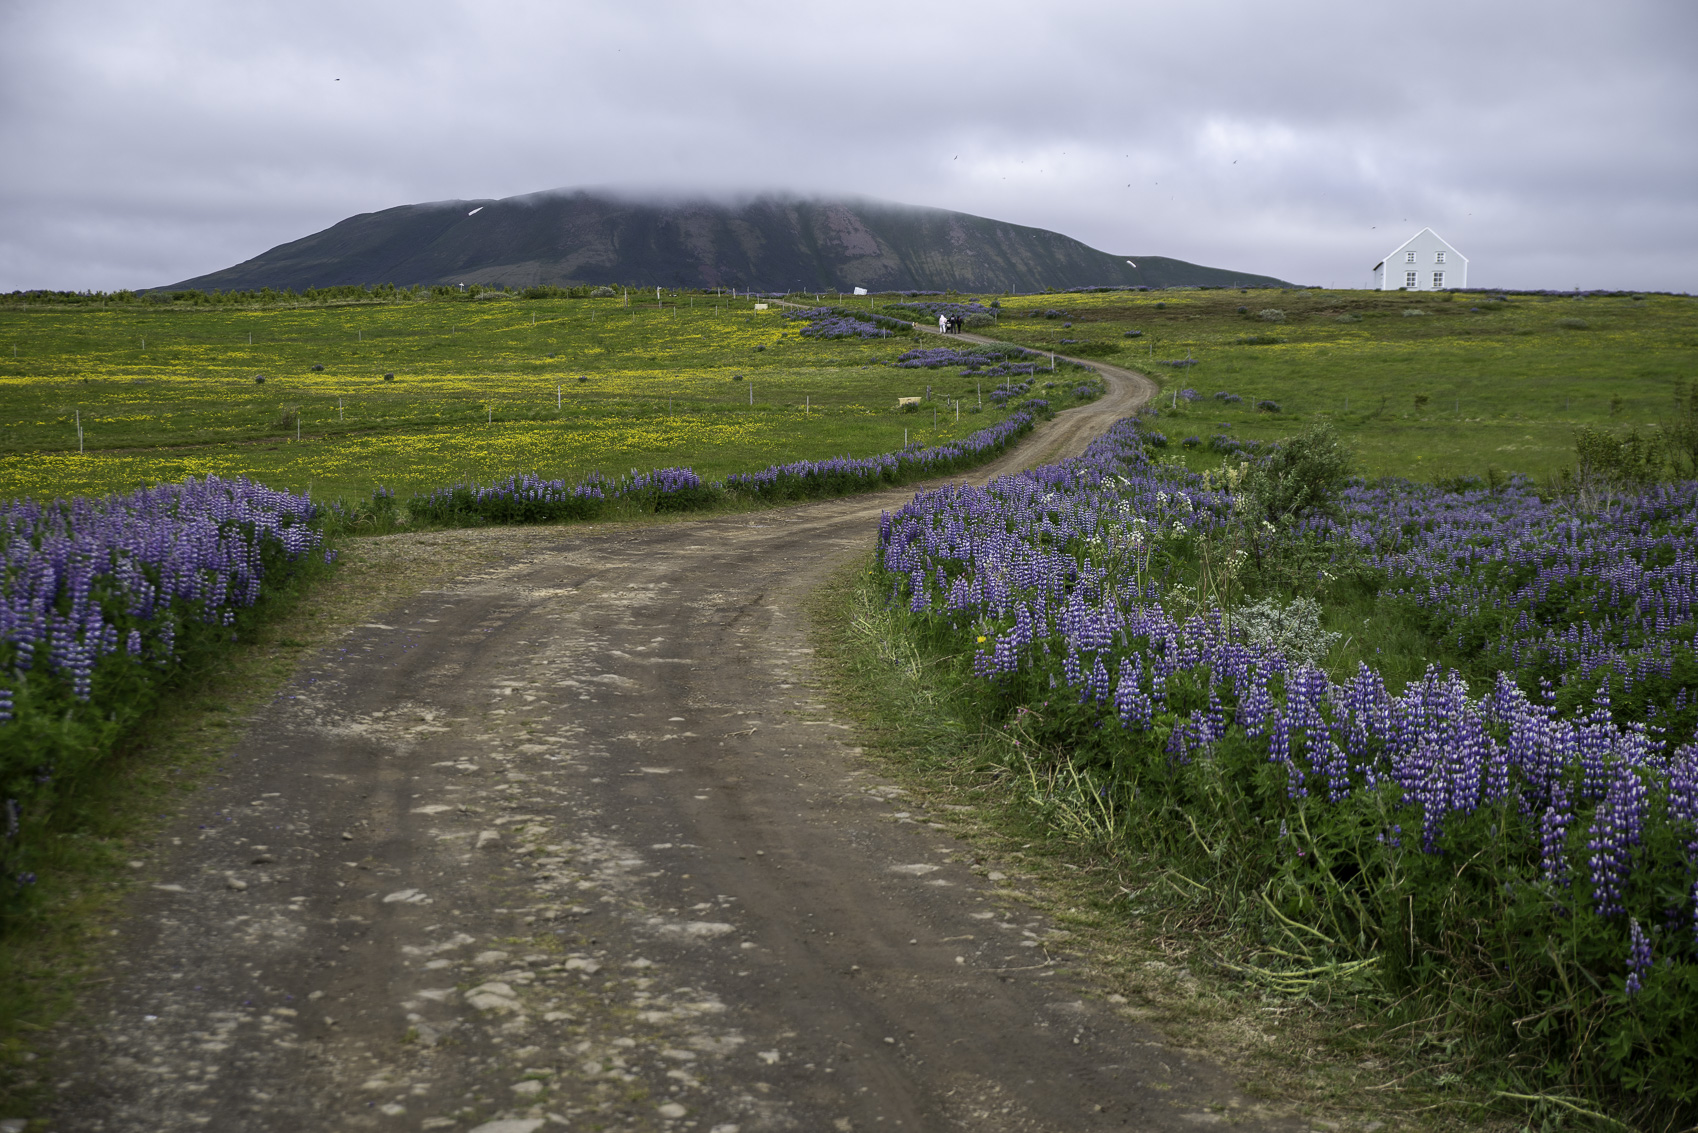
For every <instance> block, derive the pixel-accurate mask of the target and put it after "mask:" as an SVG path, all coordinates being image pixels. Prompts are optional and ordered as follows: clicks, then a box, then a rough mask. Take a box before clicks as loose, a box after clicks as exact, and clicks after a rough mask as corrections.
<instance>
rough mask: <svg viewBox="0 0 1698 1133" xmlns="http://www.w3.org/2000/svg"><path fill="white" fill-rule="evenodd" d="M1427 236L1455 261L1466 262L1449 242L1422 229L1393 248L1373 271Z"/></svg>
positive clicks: (1466, 258) (1464, 257)
mask: <svg viewBox="0 0 1698 1133" xmlns="http://www.w3.org/2000/svg"><path fill="white" fill-rule="evenodd" d="M1429 235H1430V236H1431V237H1432V238H1433V239H1434V240H1437V241H1438V242H1439V243H1440V244H1443V245H1444V248H1445V251H1447V252H1449V253H1450V254H1451V255H1453V256H1455V257H1456V258H1457V259H1459V260H1461V261H1462V262H1463V263H1467V262H1468V257H1467V256H1465V255H1463V254H1462V253H1461V252H1458V251H1457V250H1456V248H1455V247H1453V246H1452V245H1451V243H1450V241H1449V240H1446V239H1445V238H1444V237H1443V236H1440V235H1439V234H1438V233H1437V232H1434V231H1433V230H1432V229H1431V228H1423V229H1421V231H1419V232H1417V233H1416V234H1415V235H1413V236H1411V237H1410V238H1409V239H1407V240H1405V241H1404V242H1403V243H1401V244H1399V245H1398V246H1397V247H1395V248H1393V249H1392V250H1391V252H1390V253H1389V254H1388V255H1387V256H1386V258H1385V259H1383V260H1381V261H1380V262H1379V263H1377V264H1375V265H1374V267H1373V270H1374V271H1379V270H1380V269H1381V268H1383V267H1385V266H1386V265H1387V264H1388V263H1390V262H1391V261H1393V260H1395V259H1397V254H1398V253H1399V252H1401V251H1403V250H1404V249H1405V248H1407V247H1409V245H1411V244H1413V243H1415V241H1417V240H1419V239H1420V238H1421V237H1423V236H1429Z"/></svg>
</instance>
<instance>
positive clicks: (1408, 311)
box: [1403, 307, 1427, 319]
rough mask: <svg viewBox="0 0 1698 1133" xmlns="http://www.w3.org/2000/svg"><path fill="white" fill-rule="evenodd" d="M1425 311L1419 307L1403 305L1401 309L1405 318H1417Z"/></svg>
mask: <svg viewBox="0 0 1698 1133" xmlns="http://www.w3.org/2000/svg"><path fill="white" fill-rule="evenodd" d="M1426 313H1427V312H1425V311H1423V310H1422V309H1421V308H1419V307H1405V308H1404V309H1403V317H1404V318H1406V319H1418V318H1420V317H1421V316H1422V315H1425V314H1426Z"/></svg>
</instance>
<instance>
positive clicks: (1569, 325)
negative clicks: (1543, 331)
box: [1556, 319, 1586, 330]
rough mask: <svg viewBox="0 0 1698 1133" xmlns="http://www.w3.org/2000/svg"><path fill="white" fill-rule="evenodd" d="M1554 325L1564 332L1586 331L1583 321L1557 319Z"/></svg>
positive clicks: (1584, 321)
mask: <svg viewBox="0 0 1698 1133" xmlns="http://www.w3.org/2000/svg"><path fill="white" fill-rule="evenodd" d="M1556 325H1557V326H1559V327H1561V328H1563V329H1564V330H1585V329H1586V320H1585V319H1558V320H1557V324H1556Z"/></svg>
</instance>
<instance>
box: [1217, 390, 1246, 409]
mask: <svg viewBox="0 0 1698 1133" xmlns="http://www.w3.org/2000/svg"><path fill="white" fill-rule="evenodd" d="M1215 400H1216V401H1221V402H1225V403H1226V404H1227V405H1242V404H1243V403H1244V399H1243V398H1242V397H1239V396H1238V395H1237V394H1235V393H1227V392H1226V391H1225V390H1218V391H1216V393H1215Z"/></svg>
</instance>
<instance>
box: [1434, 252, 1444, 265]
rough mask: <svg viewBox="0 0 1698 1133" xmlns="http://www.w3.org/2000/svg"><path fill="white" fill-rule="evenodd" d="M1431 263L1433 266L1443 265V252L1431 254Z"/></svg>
mask: <svg viewBox="0 0 1698 1133" xmlns="http://www.w3.org/2000/svg"><path fill="white" fill-rule="evenodd" d="M1433 262H1434V263H1435V264H1442V263H1444V253H1443V252H1434V253H1433Z"/></svg>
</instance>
